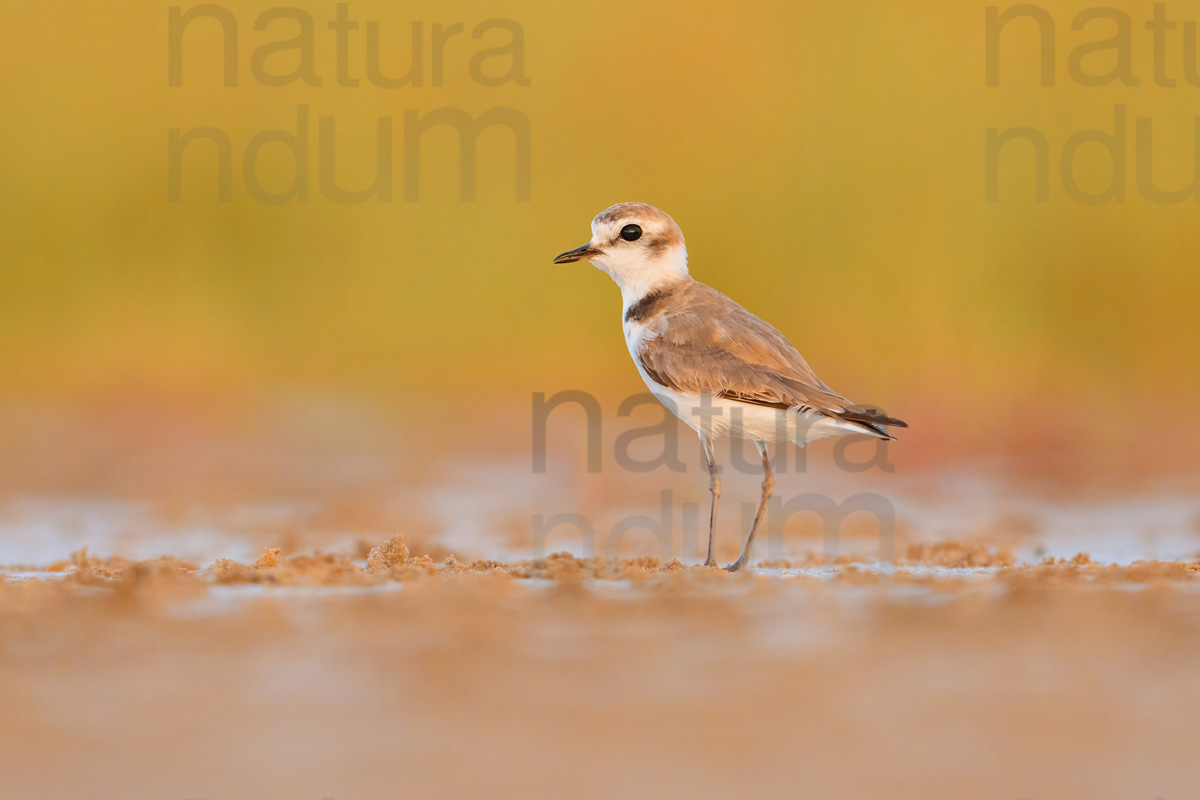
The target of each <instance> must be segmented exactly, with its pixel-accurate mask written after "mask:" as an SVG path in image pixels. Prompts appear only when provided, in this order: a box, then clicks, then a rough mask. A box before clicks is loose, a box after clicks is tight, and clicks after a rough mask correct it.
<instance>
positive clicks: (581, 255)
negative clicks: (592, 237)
mask: <svg viewBox="0 0 1200 800" xmlns="http://www.w3.org/2000/svg"><path fill="white" fill-rule="evenodd" d="M598 255H600V251H599V250H598V249H597V248H595V247H592V243H591V242H588V243H587V244H585V245H584V246H583V247H576V248H575V249H574V250H568V251H567V252H565V253H560V254H559V255H557V256H555V257H554V263H555V264H570V263H571V262H573V261H583V260H584V259H585V258H591V257H592V256H598Z"/></svg>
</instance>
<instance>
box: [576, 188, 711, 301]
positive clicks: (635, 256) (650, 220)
mask: <svg viewBox="0 0 1200 800" xmlns="http://www.w3.org/2000/svg"><path fill="white" fill-rule="evenodd" d="M573 261H590V262H592V263H593V264H595V265H596V266H597V267H599V268H600V269H602V270H604V271H605V272H607V273H608V274H609V275H611V276H612V279H613V280H614V281H616V282H617V285H618V286H620V287H621V291H622V293H624V294H632V295H633V296H635V297H640V296H641V295H642V294H644V293H645V291H648V290H650V289H652V288H653V287H655V286H657V285H661V284H664V283H671V282H673V281H676V280H679V279H680V278H683V277H686V276H687V274H688V268H687V247H685V246H684V243H683V231H681V230H679V226H678V225H676V224H675V220H673V219H671V218H670V217H669V216H667V215H666V214H665V213H663V212H662V211H659V210H658V209H657V208H655V207H654V206H648V205H646V204H645V203H617V204H616V205H615V206H612V207H611V208H607V209H605V210H604V211H601V212H600V213H599V214H597V215H596V218H595V219H593V220H592V238H591V241H589V242H588V243H587V244H585V245H583V246H582V247H576V248H575V249H574V250H568V251H567V252H565V253H563V254H561V255H559V256H558V257H557V258H555V259H554V263H555V264H569V263H571V262H573Z"/></svg>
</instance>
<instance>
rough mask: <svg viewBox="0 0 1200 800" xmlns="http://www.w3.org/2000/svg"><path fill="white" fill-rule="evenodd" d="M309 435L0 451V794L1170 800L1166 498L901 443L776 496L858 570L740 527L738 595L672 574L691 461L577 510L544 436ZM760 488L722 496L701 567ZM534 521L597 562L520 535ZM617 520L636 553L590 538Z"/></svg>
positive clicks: (1185, 757)
mask: <svg viewBox="0 0 1200 800" xmlns="http://www.w3.org/2000/svg"><path fill="white" fill-rule="evenodd" d="M322 414H323V415H317V416H316V417H314V416H313V415H312V414H311V413H308V412H305V413H303V414H300V415H299V416H297V417H296V418H295V419H291V420H290V421H289V418H288V416H287V415H286V414H276V415H273V416H271V417H270V424H268V423H267V422H264V421H263V420H262V419H261V418H258V421H257V422H256V423H255V424H254V425H253V426H250V425H248V426H246V427H244V428H240V429H237V430H232V431H230V430H229V429H228V426H226V427H222V425H224V423H218V422H214V423H212V424H205V423H203V421H201V422H197V421H195V420H194V419H193V420H191V421H189V420H188V419H187V418H183V417H180V418H174V419H167V420H165V421H164V420H162V419H161V418H156V417H154V416H153V415H142V416H138V417H137V418H136V419H132V420H131V421H130V422H128V423H127V424H124V427H122V424H118V423H117V422H114V421H113V420H111V419H105V420H100V421H99V422H97V423H95V424H92V423H90V422H89V420H88V419H86V418H80V419H79V420H78V421H77V422H68V423H64V422H63V421H62V420H61V419H60V418H57V417H56V418H54V419H53V420H52V422H53V424H47V425H42V426H41V427H40V428H39V423H36V421H35V422H29V421H28V420H29V417H28V416H25V417H21V418H20V420H23V422H22V424H21V425H17V424H15V421H17V420H18V418H17V417H14V416H12V415H9V416H7V417H5V418H3V419H4V420H7V423H6V424H7V427H3V426H0V434H2V435H0V440H2V442H3V444H4V445H5V447H4V448H0V450H2V451H3V452H4V453H5V455H6V457H7V458H6V459H5V460H0V478H2V479H3V480H0V709H2V713H0V794H3V796H5V797H15V798H26V797H29V798H34V797H36V798H80V797H119V798H123V799H126V798H127V799H129V800H142V799H143V798H145V800H174V799H176V798H178V800H185V798H204V799H205V800H224V799H225V798H239V799H240V798H246V799H247V800H249V799H250V798H256V799H257V798H266V797H270V798H280V799H281V800H292V799H293V798H294V799H295V800H310V799H311V800H321V799H322V798H337V800H355V799H361V798H385V797H386V798H390V797H430V798H434V797H437V798H441V797H513V798H540V797H546V798H562V797H571V798H578V797H582V798H592V797H595V798H600V797H606V798H608V797H663V796H671V797H676V796H678V797H685V796H696V797H701V796H703V797H709V796H728V797H743V796H762V797H815V798H853V799H854V800H861V799H862V798H888V799H889V800H897V799H898V800H905V799H906V798H922V799H925V798H955V799H956V800H959V799H960V798H996V800H1017V799H1018V798H1036V799H1037V800H1054V798H1072V799H1073V798H1087V800H1092V799H1093V798H1114V799H1115V798H1122V799H1125V800H1127V799H1132V800H1141V799H1142V798H1144V799H1145V800H1151V799H1152V798H1157V797H1162V798H1168V799H1171V798H1187V797H1192V796H1194V795H1195V788H1196V787H1197V786H1200V767H1197V766H1196V763H1197V762H1196V759H1195V758H1194V752H1193V751H1194V749H1195V748H1194V742H1195V734H1196V730H1197V723H1196V720H1197V719H1200V680H1197V679H1196V678H1197V668H1196V665H1197V664H1198V663H1200V583H1198V581H1200V505H1198V504H1197V503H1198V501H1197V499H1196V498H1197V497H1198V496H1200V492H1198V491H1197V489H1198V484H1197V479H1196V478H1194V477H1188V476H1191V475H1194V473H1193V472H1182V471H1181V472H1178V473H1168V474H1155V473H1151V472H1145V473H1144V474H1143V473H1142V472H1139V471H1138V470H1139V469H1140V467H1139V468H1138V469H1134V470H1132V471H1131V472H1126V473H1123V474H1121V475H1118V476H1116V477H1106V476H1105V475H1104V474H1100V473H1096V472H1091V473H1084V472H1080V471H1072V470H1067V471H1066V472H1060V473H1059V474H1057V475H1053V474H1048V473H1047V472H1046V471H1045V470H1044V469H1043V470H1042V471H1038V465H1039V464H1041V463H1042V462H1040V461H1038V460H1037V459H1031V460H1030V461H1028V462H1026V463H1024V464H1019V465H1017V468H1015V469H1012V470H1010V471H1009V472H1007V473H1006V472H1003V471H991V472H989V471H987V470H984V469H981V468H979V465H978V464H967V463H965V462H964V463H957V464H941V465H938V464H932V465H930V464H925V465H924V466H922V465H920V464H911V463H906V462H905V461H904V459H906V458H909V457H910V454H911V453H914V452H916V453H919V441H918V442H917V443H915V444H916V445H917V446H914V447H910V448H907V449H905V448H896V450H895V452H894V454H893V455H894V457H895V460H896V469H895V470H894V471H893V472H885V471H884V470H881V469H875V470H871V471H868V472H853V473H851V472H847V471H844V470H843V471H838V470H836V469H831V468H830V465H829V464H828V463H827V459H826V461H824V462H823V461H822V460H821V458H822V456H820V453H819V452H817V454H816V455H815V456H814V460H813V461H812V462H811V463H810V464H809V465H808V466H809V469H807V470H805V471H804V472H803V473H799V472H796V471H794V470H792V471H788V470H783V469H780V470H779V471H778V472H779V475H778V477H779V485H778V487H777V490H776V491H777V494H778V495H779V497H780V500H781V502H782V503H788V502H791V501H793V500H794V499H795V498H797V497H800V496H801V495H802V494H803V493H816V494H818V495H821V496H823V497H827V498H831V499H832V500H834V501H837V502H840V501H842V500H844V499H845V498H848V497H851V496H853V495H854V494H855V493H868V494H872V495H874V496H878V497H882V498H884V499H886V500H887V501H888V503H889V506H888V507H889V508H890V509H892V510H894V519H893V520H892V522H894V525H892V526H891V527H890V528H889V529H888V530H887V531H886V534H887V535H886V536H885V535H884V534H885V531H884V527H883V525H882V523H881V522H880V520H878V519H872V518H871V517H870V515H861V514H859V515H851V516H849V517H846V518H844V519H843V520H841V521H840V523H839V524H838V525H837V527H836V529H835V530H833V532H832V535H831V531H830V528H828V527H827V526H826V525H825V524H824V522H823V520H822V519H821V518H820V516H819V515H814V514H811V513H804V514H794V515H790V516H789V515H786V514H784V513H781V512H782V509H786V506H780V507H779V508H772V509H769V510H768V515H767V523H766V524H767V525H768V526H769V527H768V528H767V529H766V530H764V532H763V534H762V537H761V539H760V542H759V545H758V548H757V549H756V551H755V553H756V556H757V558H756V559H755V562H756V568H755V571H754V573H753V574H749V575H729V574H726V573H724V572H722V571H720V570H715V569H706V568H704V567H700V566H697V564H698V562H699V561H700V560H702V550H701V547H702V546H703V542H704V538H703V537H704V536H705V535H706V533H707V499H708V498H707V481H706V478H705V477H704V476H703V475H702V474H701V473H700V472H699V454H698V451H697V450H696V449H695V445H694V442H689V443H688V447H690V448H692V449H691V450H688V451H686V452H684V453H683V455H682V456H681V458H682V460H683V462H685V463H686V465H687V470H686V471H685V472H683V473H675V472H671V471H669V470H663V469H659V470H656V471H653V472H649V473H633V472H629V471H624V470H617V469H606V470H604V471H603V472H602V473H599V474H591V473H588V472H587V471H586V469H585V463H586V462H585V460H584V459H582V458H581V457H580V454H579V452H578V450H577V449H576V450H572V449H571V447H573V446H574V445H572V446H567V445H570V444H571V443H573V442H574V443H577V442H579V441H582V440H583V438H584V437H583V436H582V434H581V433H580V431H578V430H570V429H565V430H561V431H559V430H557V429H556V432H557V435H556V436H555V437H554V438H553V439H552V442H557V443H560V444H561V445H562V446H563V448H564V449H562V450H561V451H560V450H553V449H552V451H551V452H550V454H549V459H548V461H549V468H548V469H547V471H545V472H539V471H537V470H535V469H532V468H531V465H530V461H529V458H528V453H527V452H526V449H525V448H527V445H524V444H521V442H520V441H517V442H516V443H515V444H514V443H513V442H507V443H505V442H499V443H491V444H488V443H486V442H485V444H483V445H478V446H476V445H473V446H472V447H471V448H463V449H453V450H449V451H443V452H441V454H440V456H439V457H438V458H436V459H433V458H430V457H429V454H430V453H436V452H439V451H437V450H436V449H435V448H434V447H433V445H435V444H436V442H435V441H433V439H432V438H427V439H425V440H422V439H420V438H419V437H418V436H417V435H416V434H412V433H410V432H403V431H397V430H395V429H390V428H388V427H387V425H386V424H385V423H384V422H383V421H381V420H380V419H378V418H377V417H372V416H363V417H362V418H361V419H360V418H358V417H356V416H355V415H354V414H352V413H348V412H346V411H345V410H344V409H340V410H338V413H336V414H324V412H322ZM322 420H325V421H326V422H324V423H323V422H322ZM101 423H102V424H101ZM272 425H274V426H275V427H272ZM518 434H519V435H518V436H516V438H517V439H519V438H520V436H524V435H526V434H527V431H526V430H520V431H518ZM481 441H482V439H481ZM826 455H827V454H826ZM1043 466H1044V465H1043ZM757 482H758V478H757V476H754V475H748V474H739V473H737V472H736V471H734V470H731V471H730V473H729V474H728V475H727V476H726V482H725V494H724V496H723V499H722V503H723V506H722V515H723V516H722V519H721V524H720V526H719V539H718V543H717V556H718V558H719V559H721V560H722V561H723V562H727V561H730V560H732V558H734V557H735V556H736V553H737V548H738V547H739V546H740V543H741V534H740V531H741V530H744V527H743V525H742V522H743V521H744V515H745V513H746V511H747V509H746V506H747V505H749V507H750V510H751V511H752V508H753V500H754V499H755V498H756V497H757ZM662 491H669V492H671V495H670V496H669V498H668V499H669V502H668V503H664V502H662V501H661V500H660V492H662ZM739 506H740V508H739ZM564 511H565V512H577V513H579V514H582V515H584V516H585V517H586V518H587V519H588V521H589V523H591V524H594V527H595V531H596V535H595V537H594V538H593V539H591V540H590V541H589V539H588V537H586V536H580V535H577V534H576V533H572V531H571V530H570V528H569V526H568V527H566V528H564V529H562V530H560V531H557V532H555V534H553V535H551V536H548V537H544V538H542V539H540V540H539V539H538V537H537V536H535V535H534V534H533V532H532V528H533V525H532V521H533V520H534V519H535V517H536V515H539V514H541V515H546V516H551V515H554V514H557V513H560V512H564ZM668 511H669V516H668ZM739 515H742V519H739ZM639 517H641V518H648V519H650V520H651V521H652V522H654V521H662V526H661V528H659V529H658V530H657V531H654V530H653V529H649V528H643V529H639V530H633V531H632V532H629V533H628V534H627V535H626V534H621V533H620V531H621V528H620V525H621V524H622V521H623V520H629V519H632V518H639ZM668 523H669V524H668ZM770 526H774V527H770ZM397 531H402V532H403V536H402V537H400V536H398V535H396V532H397Z"/></svg>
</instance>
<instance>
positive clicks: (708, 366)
mask: <svg viewBox="0 0 1200 800" xmlns="http://www.w3.org/2000/svg"><path fill="white" fill-rule="evenodd" d="M648 328H649V330H648V331H647V334H646V336H645V337H644V338H643V340H642V343H641V346H640V348H639V350H638V354H637V355H638V360H639V361H640V362H641V365H642V367H643V368H644V369H645V370H646V373H647V374H648V375H649V376H650V377H651V378H652V379H654V380H655V381H657V382H658V383H660V384H661V385H663V386H666V387H669V388H671V389H675V390H676V391H681V392H689V393H712V394H714V395H716V396H718V397H728V398H731V399H735V400H741V401H743V402H747V403H754V404H757V405H765V406H772V407H776V408H800V409H803V410H808V409H813V410H815V411H818V412H820V413H822V414H825V415H826V416H830V417H838V418H841V419H845V420H846V421H848V422H857V423H859V424H861V425H863V427H866V428H869V429H870V430H872V431H873V432H876V433H883V434H885V435H886V431H882V430H880V429H879V428H878V426H879V425H898V426H904V427H907V426H905V425H904V423H903V422H901V421H900V420H897V419H893V418H891V417H888V416H886V415H884V414H881V413H879V412H878V411H876V410H875V409H868V408H863V407H862V406H859V405H856V404H855V403H852V402H850V401H849V400H847V399H846V398H844V397H842V396H841V395H840V394H838V393H837V392H835V391H833V390H832V389H830V388H829V387H828V386H827V385H825V383H824V382H823V381H822V380H821V379H820V378H818V377H817V376H816V374H815V373H814V372H813V371H812V368H810V367H809V366H808V364H807V363H806V362H805V360H804V358H803V357H802V356H801V355H800V353H798V352H797V351H796V348H795V347H793V346H792V343H791V342H789V341H788V340H787V337H785V336H784V335H783V334H782V333H780V332H779V331H778V330H776V329H775V328H774V327H772V326H771V325H770V324H769V323H767V322H765V321H764V320H762V319H759V318H758V317H756V316H754V315H753V314H751V313H750V312H749V311H747V310H746V309H744V308H742V307H741V306H740V305H738V304H737V303H735V302H734V301H732V300H730V299H729V298H728V297H726V296H725V295H723V294H721V293H720V292H718V291H717V290H715V289H713V288H711V287H708V286H705V285H704V284H702V283H699V282H696V281H689V282H688V283H687V284H686V285H685V286H683V287H680V289H679V290H678V291H676V292H673V293H672V296H671V298H670V301H669V302H668V303H666V304H665V307H664V308H663V309H662V312H661V313H660V314H658V315H656V316H655V318H654V319H653V320H648Z"/></svg>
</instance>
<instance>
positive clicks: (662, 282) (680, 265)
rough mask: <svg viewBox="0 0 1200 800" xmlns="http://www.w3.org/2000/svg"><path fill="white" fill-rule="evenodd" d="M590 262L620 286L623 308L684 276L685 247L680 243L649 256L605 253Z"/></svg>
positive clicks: (686, 268)
mask: <svg viewBox="0 0 1200 800" xmlns="http://www.w3.org/2000/svg"><path fill="white" fill-rule="evenodd" d="M639 255H640V254H639ZM592 263H593V264H595V265H596V266H597V267H599V268H600V269H602V270H604V271H605V272H607V273H608V275H609V277H611V278H612V279H613V281H614V282H615V283H616V284H617V286H618V287H619V288H620V289H621V305H622V306H623V308H624V309H628V308H629V307H630V306H631V305H633V304H634V303H636V302H637V301H638V300H641V299H642V298H643V297H645V296H646V295H647V294H649V293H650V292H652V291H654V290H655V289H659V288H661V287H663V286H667V285H670V284H673V283H677V282H679V281H681V280H683V279H685V278H687V277H688V266H687V248H686V247H682V246H681V247H674V248H672V249H670V250H668V251H667V252H665V253H663V254H662V255H659V256H657V257H651V258H642V257H638V258H628V257H627V258H619V259H614V258H610V257H609V256H608V254H605V255H603V256H601V257H600V258H598V259H593V260H592Z"/></svg>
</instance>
